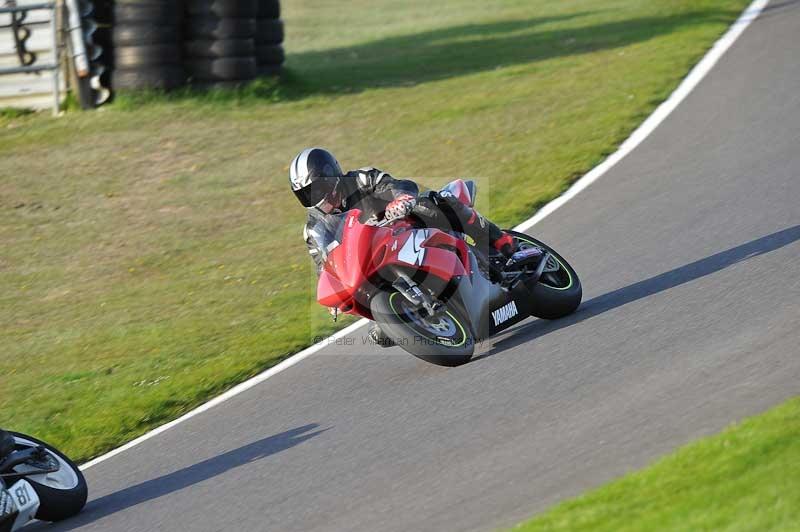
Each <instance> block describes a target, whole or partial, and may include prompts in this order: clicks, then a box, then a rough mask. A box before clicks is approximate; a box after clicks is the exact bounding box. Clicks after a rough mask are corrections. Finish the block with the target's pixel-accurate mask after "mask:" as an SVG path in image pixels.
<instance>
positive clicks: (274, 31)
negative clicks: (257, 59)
mask: <svg viewBox="0 0 800 532" xmlns="http://www.w3.org/2000/svg"><path fill="white" fill-rule="evenodd" d="M283 37H284V34H283V21H282V20H280V19H270V18H260V19H257V20H256V45H259V44H281V43H282V42H283Z"/></svg>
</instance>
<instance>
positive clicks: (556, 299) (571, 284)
mask: <svg viewBox="0 0 800 532" xmlns="http://www.w3.org/2000/svg"><path fill="white" fill-rule="evenodd" d="M506 233H509V234H511V235H512V236H514V238H516V239H517V240H518V241H519V243H520V247H524V246H534V247H537V248H540V249H542V250H544V251H547V252H549V253H550V254H551V255H552V258H553V259H554V261H555V262H556V263H557V264H558V266H559V269H558V270H557V271H554V272H551V273H544V274H542V278H541V279H540V280H539V282H538V283H536V285H535V286H534V287H533V289H532V290H530V292H531V296H532V297H531V308H532V309H533V310H532V311H531V315H532V316H536V317H537V318H543V319H546V320H555V319H558V318H563V317H564V316H568V315H570V314H572V313H573V312H575V310H577V308H578V306H579V305H580V304H581V298H582V297H583V288H582V287H581V280H580V279H579V278H578V274H577V273H576V272H575V270H574V269H573V268H572V266H570V264H569V263H568V262H567V261H566V260H565V259H564V258H563V257H562V256H561V255H559V254H558V253H556V251H555V250H554V249H553V248H551V247H550V246H548V245H547V244H545V243H544V242H542V241H540V240H537V239H535V238H533V237H532V236H529V235H526V234H525V233H518V232H516V231H509V230H506Z"/></svg>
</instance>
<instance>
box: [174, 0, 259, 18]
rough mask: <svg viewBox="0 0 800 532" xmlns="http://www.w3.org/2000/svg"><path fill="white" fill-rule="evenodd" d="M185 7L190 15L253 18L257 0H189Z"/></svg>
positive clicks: (256, 11)
mask: <svg viewBox="0 0 800 532" xmlns="http://www.w3.org/2000/svg"><path fill="white" fill-rule="evenodd" d="M186 7H187V11H188V12H189V14H190V15H192V16H197V15H216V16H218V17H253V18H255V16H256V14H257V13H258V2H257V0H189V1H188V3H187V6H186Z"/></svg>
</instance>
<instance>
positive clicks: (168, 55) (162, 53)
mask: <svg viewBox="0 0 800 532" xmlns="http://www.w3.org/2000/svg"><path fill="white" fill-rule="evenodd" d="M180 60H181V50H180V47H178V46H177V45H175V44H150V45H143V46H117V47H115V48H114V68H127V69H132V68H138V67H149V66H156V65H171V64H177V63H179V62H180Z"/></svg>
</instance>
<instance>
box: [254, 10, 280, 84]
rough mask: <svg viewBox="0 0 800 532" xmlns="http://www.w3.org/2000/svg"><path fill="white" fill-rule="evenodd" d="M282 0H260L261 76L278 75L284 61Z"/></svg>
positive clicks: (258, 44) (258, 42)
mask: <svg viewBox="0 0 800 532" xmlns="http://www.w3.org/2000/svg"><path fill="white" fill-rule="evenodd" d="M280 17H281V5H280V0H258V19H257V20H256V62H257V64H258V75H259V76H271V75H274V74H277V73H278V72H279V71H280V69H281V65H283V60H284V58H285V56H284V53H283V46H282V43H283V21H282V20H281V18H280Z"/></svg>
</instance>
